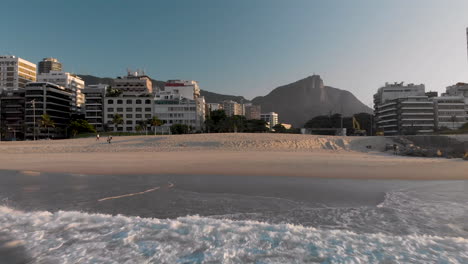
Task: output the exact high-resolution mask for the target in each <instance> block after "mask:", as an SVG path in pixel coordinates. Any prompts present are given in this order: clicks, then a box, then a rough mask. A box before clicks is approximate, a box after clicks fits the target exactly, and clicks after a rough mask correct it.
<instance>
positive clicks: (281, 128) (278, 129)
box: [273, 124, 288, 133]
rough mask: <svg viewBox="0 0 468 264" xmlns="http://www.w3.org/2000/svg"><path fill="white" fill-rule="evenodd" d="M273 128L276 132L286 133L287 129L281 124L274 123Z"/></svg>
mask: <svg viewBox="0 0 468 264" xmlns="http://www.w3.org/2000/svg"><path fill="white" fill-rule="evenodd" d="M273 130H274V131H275V132H276V133H286V132H287V131H288V130H287V129H286V128H285V127H284V126H283V125H282V124H276V125H274V126H273Z"/></svg>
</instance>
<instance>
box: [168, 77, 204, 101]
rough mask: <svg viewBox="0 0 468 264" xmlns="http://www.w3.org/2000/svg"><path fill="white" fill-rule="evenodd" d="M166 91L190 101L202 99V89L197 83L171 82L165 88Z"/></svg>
mask: <svg viewBox="0 0 468 264" xmlns="http://www.w3.org/2000/svg"><path fill="white" fill-rule="evenodd" d="M164 91H165V92H168V93H170V94H173V95H180V96H182V97H184V98H187V99H190V100H194V99H195V98H198V97H200V87H199V86H198V82H196V81H184V80H169V81H167V82H166V85H165V86H164Z"/></svg>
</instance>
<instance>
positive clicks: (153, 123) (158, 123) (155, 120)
mask: <svg viewBox="0 0 468 264" xmlns="http://www.w3.org/2000/svg"><path fill="white" fill-rule="evenodd" d="M148 123H149V124H150V125H151V127H152V128H154V134H155V135H156V127H159V126H161V125H162V124H163V122H162V121H161V120H160V119H159V118H158V117H157V116H153V118H151V119H149V120H148Z"/></svg>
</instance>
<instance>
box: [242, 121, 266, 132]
mask: <svg viewBox="0 0 468 264" xmlns="http://www.w3.org/2000/svg"><path fill="white" fill-rule="evenodd" d="M269 130H270V129H269V128H268V127H267V122H266V121H265V120H258V119H252V120H246V122H245V132H249V133H257V132H267V131H269Z"/></svg>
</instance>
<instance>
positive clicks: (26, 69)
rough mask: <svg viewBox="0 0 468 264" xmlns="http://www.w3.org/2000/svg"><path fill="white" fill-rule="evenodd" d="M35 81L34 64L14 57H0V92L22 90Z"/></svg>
mask: <svg viewBox="0 0 468 264" xmlns="http://www.w3.org/2000/svg"><path fill="white" fill-rule="evenodd" d="M35 81H36V64H34V63H32V62H29V61H27V60H24V59H21V58H18V57H16V56H0V90H18V89H23V88H24V87H25V86H26V84H27V83H29V82H35Z"/></svg>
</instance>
